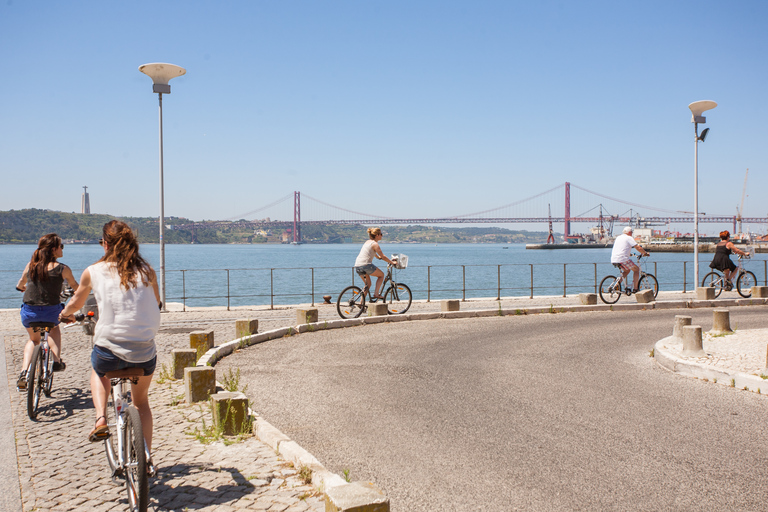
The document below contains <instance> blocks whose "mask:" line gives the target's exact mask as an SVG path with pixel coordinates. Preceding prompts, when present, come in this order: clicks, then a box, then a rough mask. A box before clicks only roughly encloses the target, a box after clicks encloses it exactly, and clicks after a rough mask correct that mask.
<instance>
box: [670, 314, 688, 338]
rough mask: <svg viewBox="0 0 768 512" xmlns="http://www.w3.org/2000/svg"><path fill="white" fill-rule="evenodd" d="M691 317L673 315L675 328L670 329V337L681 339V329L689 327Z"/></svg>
mask: <svg viewBox="0 0 768 512" xmlns="http://www.w3.org/2000/svg"><path fill="white" fill-rule="evenodd" d="M691 320H692V319H691V317H689V316H686V315H675V327H674V328H673V329H672V336H677V337H678V338H682V337H683V327H685V326H686V325H691Z"/></svg>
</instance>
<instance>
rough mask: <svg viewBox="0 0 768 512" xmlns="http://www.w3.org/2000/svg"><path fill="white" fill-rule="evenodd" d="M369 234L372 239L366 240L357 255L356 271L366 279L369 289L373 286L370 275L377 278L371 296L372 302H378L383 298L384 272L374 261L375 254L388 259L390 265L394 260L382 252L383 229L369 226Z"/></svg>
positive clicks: (377, 256)
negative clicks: (380, 242)
mask: <svg viewBox="0 0 768 512" xmlns="http://www.w3.org/2000/svg"><path fill="white" fill-rule="evenodd" d="M368 236H369V237H370V238H371V239H370V240H368V241H367V242H365V243H364V244H363V247H362V249H360V254H358V255H357V259H356V260H355V271H356V272H357V275H359V276H360V278H361V279H362V280H363V281H365V287H366V288H367V289H370V288H371V277H370V276H373V277H375V278H376V290H375V293H374V294H373V295H372V296H371V302H376V301H377V300H378V299H381V298H382V297H381V295H379V292H380V291H381V283H382V280H383V279H384V272H382V271H381V269H380V268H378V267H377V266H376V265H374V264H373V263H372V262H373V258H374V256H375V257H376V258H378V259H380V260H384V261H386V262H387V263H389V264H390V265H394V262H393V261H392V260H390V259H389V258H387V257H386V256H384V253H383V252H381V247H379V240H381V238H382V234H381V229H379V228H368Z"/></svg>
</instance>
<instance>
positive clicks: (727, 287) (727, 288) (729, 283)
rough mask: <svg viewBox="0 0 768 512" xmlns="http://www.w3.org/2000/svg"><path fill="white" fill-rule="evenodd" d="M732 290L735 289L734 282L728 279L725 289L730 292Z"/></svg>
mask: <svg viewBox="0 0 768 512" xmlns="http://www.w3.org/2000/svg"><path fill="white" fill-rule="evenodd" d="M731 290H733V283H732V282H730V281H726V283H725V291H727V292H729V291H731Z"/></svg>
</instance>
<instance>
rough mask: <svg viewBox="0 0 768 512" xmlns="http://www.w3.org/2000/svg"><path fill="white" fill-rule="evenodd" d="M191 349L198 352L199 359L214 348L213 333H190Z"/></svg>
mask: <svg viewBox="0 0 768 512" xmlns="http://www.w3.org/2000/svg"><path fill="white" fill-rule="evenodd" d="M189 348H193V349H195V350H197V358H198V359H200V358H201V357H203V354H205V353H206V352H208V351H209V350H211V349H212V348H213V331H194V332H191V333H189Z"/></svg>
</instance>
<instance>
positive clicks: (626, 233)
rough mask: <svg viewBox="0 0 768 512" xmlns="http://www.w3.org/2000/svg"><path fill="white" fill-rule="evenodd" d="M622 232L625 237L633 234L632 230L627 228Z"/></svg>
mask: <svg viewBox="0 0 768 512" xmlns="http://www.w3.org/2000/svg"><path fill="white" fill-rule="evenodd" d="M621 232H622V233H624V234H625V235H628V234H629V233H631V232H632V228H631V227H629V226H627V227H625V228H624V229H623V230H622V231H621Z"/></svg>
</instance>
